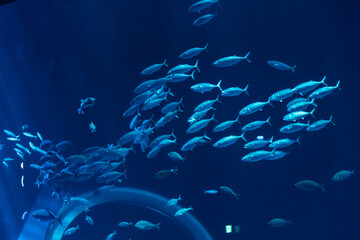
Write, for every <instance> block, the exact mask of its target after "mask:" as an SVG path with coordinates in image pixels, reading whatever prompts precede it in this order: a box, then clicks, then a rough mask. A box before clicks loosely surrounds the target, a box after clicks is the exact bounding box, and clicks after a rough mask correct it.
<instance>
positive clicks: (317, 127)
mask: <svg viewBox="0 0 360 240" xmlns="http://www.w3.org/2000/svg"><path fill="white" fill-rule="evenodd" d="M329 123H332V125H334V126H335V123H334V122H333V120H332V116H330V119H329V120H323V119H321V120H318V121H316V122H313V123H312V124H310V125H309V126H308V127H307V128H306V131H308V132H313V131H319V130H320V129H323V128H325V127H326V126H327V125H328V124H329Z"/></svg>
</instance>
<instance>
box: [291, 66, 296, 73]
mask: <svg viewBox="0 0 360 240" xmlns="http://www.w3.org/2000/svg"><path fill="white" fill-rule="evenodd" d="M296 67H297V66H296V65H294V66H292V67H290V69H291V71H292V72H293V73H294V72H295V68H296Z"/></svg>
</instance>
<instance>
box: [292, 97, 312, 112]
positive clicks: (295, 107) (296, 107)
mask: <svg viewBox="0 0 360 240" xmlns="http://www.w3.org/2000/svg"><path fill="white" fill-rule="evenodd" d="M314 101H315V99H311V101H304V102H298V103H294V104H293V105H291V106H290V107H289V108H288V109H287V111H288V112H297V111H303V110H305V109H306V108H307V107H308V106H311V105H312V106H314V107H317V104H316V103H314Z"/></svg>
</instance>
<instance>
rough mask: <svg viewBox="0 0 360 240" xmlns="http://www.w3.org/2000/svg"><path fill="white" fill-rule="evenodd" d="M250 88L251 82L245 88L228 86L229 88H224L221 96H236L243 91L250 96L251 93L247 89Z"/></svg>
mask: <svg viewBox="0 0 360 240" xmlns="http://www.w3.org/2000/svg"><path fill="white" fill-rule="evenodd" d="M248 88H249V84H247V85H246V86H245V88H244V89H241V88H239V87H231V88H227V89H224V90H223V91H222V92H221V96H223V97H235V96H239V95H240V94H242V93H243V92H245V93H246V95H248V96H249V93H248V91H247V90H248Z"/></svg>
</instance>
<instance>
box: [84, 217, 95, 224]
mask: <svg viewBox="0 0 360 240" xmlns="http://www.w3.org/2000/svg"><path fill="white" fill-rule="evenodd" d="M85 221H86V222H87V223H88V224H89V225H94V220H93V219H92V218H91V217H90V216H88V215H86V216H85Z"/></svg>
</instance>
